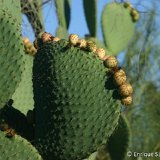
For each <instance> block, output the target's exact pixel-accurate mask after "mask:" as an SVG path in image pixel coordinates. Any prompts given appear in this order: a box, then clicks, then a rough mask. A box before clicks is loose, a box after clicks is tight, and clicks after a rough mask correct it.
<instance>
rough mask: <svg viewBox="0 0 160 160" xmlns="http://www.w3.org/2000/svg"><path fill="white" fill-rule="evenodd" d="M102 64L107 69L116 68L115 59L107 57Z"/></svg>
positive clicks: (116, 62)
mask: <svg viewBox="0 0 160 160" xmlns="http://www.w3.org/2000/svg"><path fill="white" fill-rule="evenodd" d="M104 64H105V66H106V67H107V68H116V67H117V66H118V61H117V59H116V57H114V56H109V57H108V58H107V59H105V61H104Z"/></svg>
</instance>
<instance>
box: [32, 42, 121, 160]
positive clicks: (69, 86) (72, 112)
mask: <svg viewBox="0 0 160 160" xmlns="http://www.w3.org/2000/svg"><path fill="white" fill-rule="evenodd" d="M107 81H108V76H107V69H106V68H105V67H104V65H103V62H102V61H100V60H99V59H98V58H97V57H96V56H95V55H94V54H93V53H91V52H87V51H83V50H81V49H79V48H77V47H70V46H68V43H67V41H65V40H61V41H59V42H52V43H45V44H43V45H41V46H40V49H39V50H38V52H37V54H36V56H35V59H34V65H33V88H34V93H35V95H34V99H35V114H36V128H35V137H36V142H37V148H38V149H39V150H40V152H41V153H42V154H43V156H44V157H47V159H49V160H51V159H52V158H53V157H54V158H55V159H58V160H68V159H77V160H79V159H83V158H85V157H87V156H88V155H89V154H90V153H92V152H93V151H95V150H96V149H97V147H98V146H99V145H100V144H102V143H103V142H104V143H105V142H106V141H107V139H108V137H109V136H110V135H111V134H112V132H113V131H114V129H115V127H116V125H117V122H118V118H119V113H120V105H119V102H117V101H116V100H115V99H113V97H112V96H113V95H112V94H113V90H107V89H106V88H107V87H106V82H107ZM107 84H109V83H107Z"/></svg>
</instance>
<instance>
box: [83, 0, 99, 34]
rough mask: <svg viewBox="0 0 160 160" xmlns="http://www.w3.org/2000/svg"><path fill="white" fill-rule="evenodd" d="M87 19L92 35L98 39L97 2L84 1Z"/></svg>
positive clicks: (94, 0) (92, 0)
mask: <svg viewBox="0 0 160 160" xmlns="http://www.w3.org/2000/svg"><path fill="white" fill-rule="evenodd" d="M83 7H84V12H85V17H86V21H87V25H88V29H89V32H90V35H91V36H93V37H96V34H97V0H83Z"/></svg>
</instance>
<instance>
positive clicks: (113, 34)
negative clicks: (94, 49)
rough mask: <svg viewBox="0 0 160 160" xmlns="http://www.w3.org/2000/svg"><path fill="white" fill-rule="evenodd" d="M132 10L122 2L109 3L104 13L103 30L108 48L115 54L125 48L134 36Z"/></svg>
mask: <svg viewBox="0 0 160 160" xmlns="http://www.w3.org/2000/svg"><path fill="white" fill-rule="evenodd" d="M134 26H135V24H134V22H133V20H132V17H131V15H130V10H129V9H126V8H125V7H124V5H123V3H122V4H118V3H110V4H107V5H106V6H105V8H104V11H103V13H102V30H103V37H104V42H105V44H106V46H107V49H108V50H109V51H111V52H112V53H113V54H114V55H116V54H118V53H119V52H121V51H122V50H124V49H125V48H126V47H127V45H128V43H129V42H130V40H131V39H132V37H133V36H134Z"/></svg>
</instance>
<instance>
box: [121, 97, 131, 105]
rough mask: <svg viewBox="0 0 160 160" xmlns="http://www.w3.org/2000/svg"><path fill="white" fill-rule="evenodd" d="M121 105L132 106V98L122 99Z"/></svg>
mask: <svg viewBox="0 0 160 160" xmlns="http://www.w3.org/2000/svg"><path fill="white" fill-rule="evenodd" d="M121 103H122V104H123V105H125V106H128V105H131V104H132V97H131V96H128V97H125V98H122V99H121Z"/></svg>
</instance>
